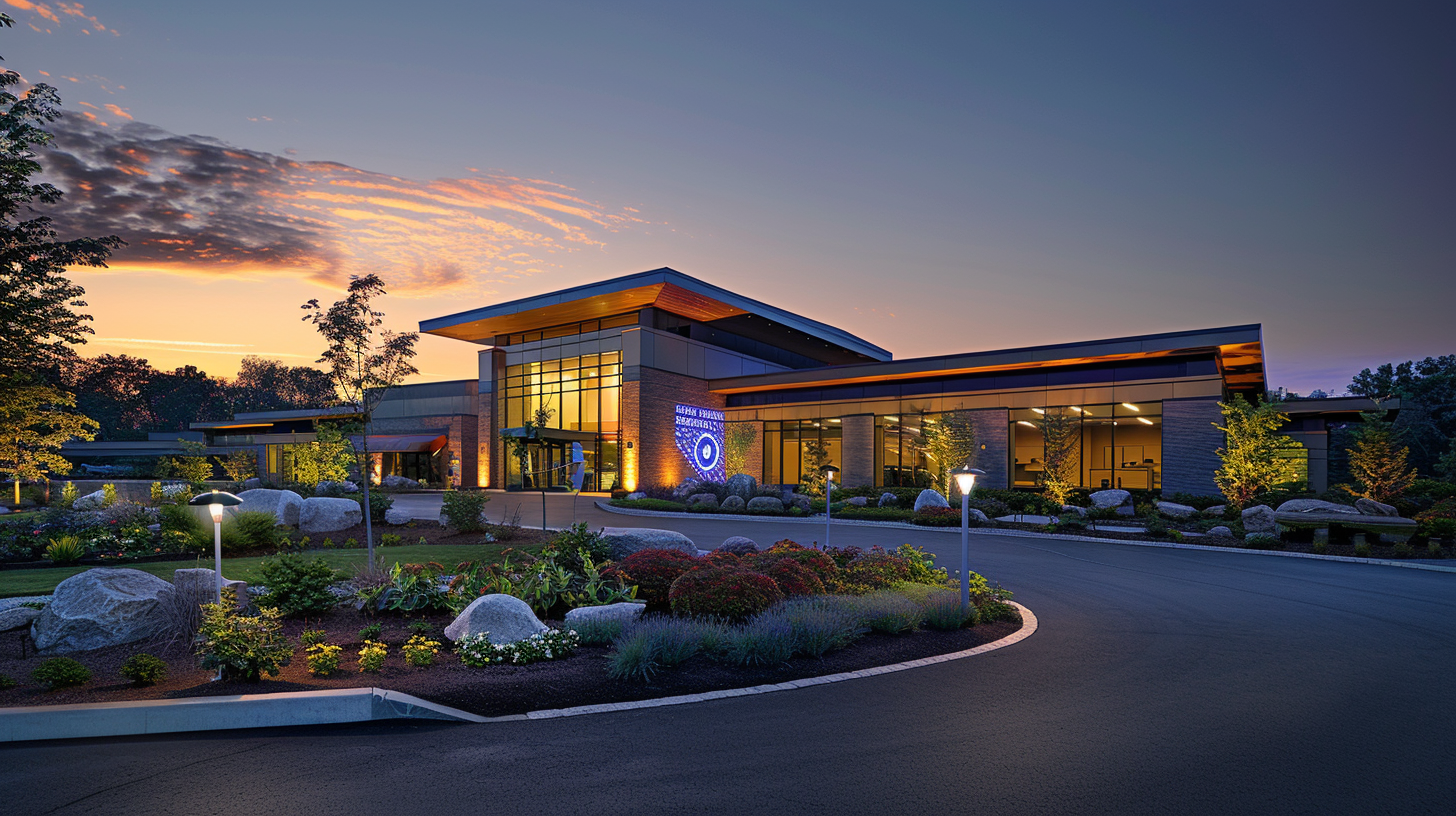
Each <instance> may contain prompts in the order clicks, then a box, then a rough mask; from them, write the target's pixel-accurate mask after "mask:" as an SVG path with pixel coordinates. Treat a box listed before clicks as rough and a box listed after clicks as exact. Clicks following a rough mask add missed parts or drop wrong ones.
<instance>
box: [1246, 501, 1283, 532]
mask: <svg viewBox="0 0 1456 816" xmlns="http://www.w3.org/2000/svg"><path fill="white" fill-rule="evenodd" d="M1239 516H1240V518H1241V519H1242V520H1243V523H1244V532H1245V533H1247V534H1251V535H1252V534H1255V533H1263V534H1265V535H1278V534H1279V524H1278V522H1276V521H1274V510H1273V508H1271V507H1270V506H1269V505H1267V504H1256V505H1254V506H1253V507H1246V508H1244V512H1242V513H1240V514H1239Z"/></svg>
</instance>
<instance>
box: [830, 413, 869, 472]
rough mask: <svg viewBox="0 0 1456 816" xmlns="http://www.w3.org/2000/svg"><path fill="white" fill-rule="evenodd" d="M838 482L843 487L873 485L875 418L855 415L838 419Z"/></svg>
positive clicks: (866, 415)
mask: <svg viewBox="0 0 1456 816" xmlns="http://www.w3.org/2000/svg"><path fill="white" fill-rule="evenodd" d="M839 427H840V433H841V434H842V438H841V440H840V451H841V455H840V463H839V467H840V468H841V473H840V474H839V481H840V483H841V484H843V485H844V486H845V487H864V486H866V485H873V484H874V483H875V417H874V415H873V414H855V415H853V416H846V417H841V418H840V425H839Z"/></svg>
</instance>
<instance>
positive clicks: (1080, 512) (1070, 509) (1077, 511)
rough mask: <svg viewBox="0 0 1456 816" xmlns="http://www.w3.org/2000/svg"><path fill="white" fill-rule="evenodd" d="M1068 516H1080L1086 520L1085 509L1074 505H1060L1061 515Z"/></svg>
mask: <svg viewBox="0 0 1456 816" xmlns="http://www.w3.org/2000/svg"><path fill="white" fill-rule="evenodd" d="M1068 514H1071V515H1073V516H1080V517H1081V518H1087V508H1085V507H1078V506H1077V505H1075V504H1064V505H1062V515H1064V516H1065V515H1068Z"/></svg>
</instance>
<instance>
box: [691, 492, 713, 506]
mask: <svg viewBox="0 0 1456 816" xmlns="http://www.w3.org/2000/svg"><path fill="white" fill-rule="evenodd" d="M687 504H688V507H710V508H717V506H718V497H717V496H716V495H714V494H712V493H694V494H693V495H691V496H688V501H687Z"/></svg>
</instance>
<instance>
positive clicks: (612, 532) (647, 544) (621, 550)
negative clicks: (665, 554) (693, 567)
mask: <svg viewBox="0 0 1456 816" xmlns="http://www.w3.org/2000/svg"><path fill="white" fill-rule="evenodd" d="M602 540H603V541H605V542H606V543H607V546H609V547H611V548H612V560H613V561H620V560H622V559H623V558H626V557H627V556H629V555H631V554H632V553H634V552H637V551H638V550H682V551H683V552H685V553H687V554H689V555H697V554H698V547H697V545H696V544H694V543H693V540H692V539H691V538H688V537H687V536H685V535H683V534H682V533H679V532H678V531H676V530H653V529H651V528H647V527H603V528H602Z"/></svg>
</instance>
